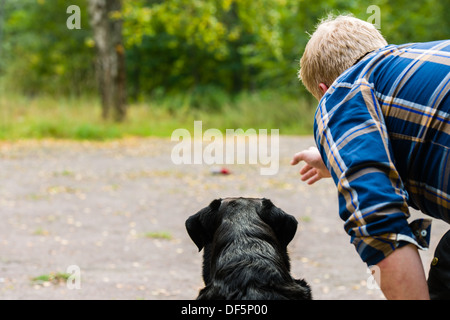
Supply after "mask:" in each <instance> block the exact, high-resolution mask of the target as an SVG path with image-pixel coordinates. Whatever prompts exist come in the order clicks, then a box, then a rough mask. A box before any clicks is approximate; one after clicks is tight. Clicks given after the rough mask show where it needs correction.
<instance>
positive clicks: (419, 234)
mask: <svg viewBox="0 0 450 320" xmlns="http://www.w3.org/2000/svg"><path fill="white" fill-rule="evenodd" d="M409 227H410V228H411V231H412V237H411V236H410V235H405V234H398V235H397V241H405V242H409V243H412V244H414V245H416V246H417V247H418V248H419V249H421V250H428V248H429V246H430V235H431V219H417V220H414V221H413V222H411V223H410V224H409Z"/></svg>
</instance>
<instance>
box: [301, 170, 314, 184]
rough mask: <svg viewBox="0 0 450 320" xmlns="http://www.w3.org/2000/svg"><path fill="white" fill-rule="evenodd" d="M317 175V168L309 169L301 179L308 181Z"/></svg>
mask: <svg viewBox="0 0 450 320" xmlns="http://www.w3.org/2000/svg"><path fill="white" fill-rule="evenodd" d="M316 175H317V171H316V170H309V171H308V172H307V173H305V174H304V175H302V178H301V180H302V181H307V180H309V179H311V178H313V177H314V176H316Z"/></svg>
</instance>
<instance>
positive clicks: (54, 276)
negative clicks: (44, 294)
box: [31, 272, 70, 284]
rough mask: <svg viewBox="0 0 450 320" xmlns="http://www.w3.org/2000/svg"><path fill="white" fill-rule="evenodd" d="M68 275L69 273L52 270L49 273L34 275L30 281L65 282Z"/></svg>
mask: <svg viewBox="0 0 450 320" xmlns="http://www.w3.org/2000/svg"><path fill="white" fill-rule="evenodd" d="M69 277H70V274H69V273H62V272H52V273H49V274H42V275H40V276H37V277H34V278H32V279H31V282H32V283H33V284H42V283H44V282H51V283H54V284H58V283H61V282H66V281H67V279H69Z"/></svg>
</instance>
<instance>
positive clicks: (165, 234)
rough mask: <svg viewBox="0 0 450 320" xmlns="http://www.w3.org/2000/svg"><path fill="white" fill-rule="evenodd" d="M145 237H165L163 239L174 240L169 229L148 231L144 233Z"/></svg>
mask: <svg viewBox="0 0 450 320" xmlns="http://www.w3.org/2000/svg"><path fill="white" fill-rule="evenodd" d="M143 237H144V238H149V239H163V240H172V238H173V237H172V235H171V234H170V233H169V232H167V231H159V232H146V233H144V234H143Z"/></svg>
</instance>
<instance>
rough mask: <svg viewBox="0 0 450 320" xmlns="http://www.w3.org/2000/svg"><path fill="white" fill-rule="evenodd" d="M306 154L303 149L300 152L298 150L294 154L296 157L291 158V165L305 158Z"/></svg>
mask: <svg viewBox="0 0 450 320" xmlns="http://www.w3.org/2000/svg"><path fill="white" fill-rule="evenodd" d="M304 156H305V155H304V152H303V151H300V152H297V153H296V154H294V157H293V158H292V160H291V165H293V166H295V165H296V164H297V163H299V162H300V161H302V160H303V158H304Z"/></svg>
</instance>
